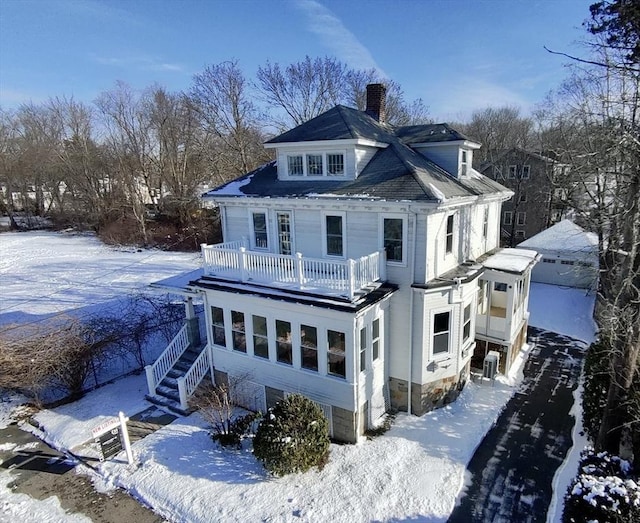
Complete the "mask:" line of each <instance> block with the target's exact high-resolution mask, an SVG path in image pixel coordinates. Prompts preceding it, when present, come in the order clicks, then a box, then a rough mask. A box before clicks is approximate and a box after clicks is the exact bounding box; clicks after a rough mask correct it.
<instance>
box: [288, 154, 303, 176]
mask: <svg viewBox="0 0 640 523" xmlns="http://www.w3.org/2000/svg"><path fill="white" fill-rule="evenodd" d="M287 168H288V170H289V176H302V175H304V167H303V164H302V155H301V154H296V155H292V156H287Z"/></svg>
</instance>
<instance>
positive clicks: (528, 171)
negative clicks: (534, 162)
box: [522, 165, 531, 180]
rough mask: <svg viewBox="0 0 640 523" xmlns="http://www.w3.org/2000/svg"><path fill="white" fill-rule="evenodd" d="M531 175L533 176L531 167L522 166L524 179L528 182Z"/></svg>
mask: <svg viewBox="0 0 640 523" xmlns="http://www.w3.org/2000/svg"><path fill="white" fill-rule="evenodd" d="M530 175H531V166H530V165H523V166H522V178H524V179H525V180H527V179H529V176H530Z"/></svg>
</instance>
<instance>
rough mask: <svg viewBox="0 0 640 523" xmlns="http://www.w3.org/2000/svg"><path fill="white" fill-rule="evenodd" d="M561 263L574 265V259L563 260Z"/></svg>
mask: <svg viewBox="0 0 640 523" xmlns="http://www.w3.org/2000/svg"><path fill="white" fill-rule="evenodd" d="M560 263H561V264H562V265H573V261H571V260H561V261H560Z"/></svg>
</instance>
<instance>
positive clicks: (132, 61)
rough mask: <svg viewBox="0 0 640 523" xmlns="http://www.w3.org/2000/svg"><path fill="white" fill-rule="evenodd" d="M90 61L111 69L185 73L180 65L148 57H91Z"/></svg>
mask: <svg viewBox="0 0 640 523" xmlns="http://www.w3.org/2000/svg"><path fill="white" fill-rule="evenodd" d="M92 59H93V60H94V61H95V62H97V63H99V64H102V65H109V66H113V67H132V68H134V69H141V70H145V71H167V72H175V73H182V72H185V68H184V66H182V65H180V64H172V63H168V62H163V61H162V60H161V59H159V58H155V57H150V56H131V57H125V58H122V57H106V56H97V55H93V56H92Z"/></svg>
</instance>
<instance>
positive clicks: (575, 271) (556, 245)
mask: <svg viewBox="0 0 640 523" xmlns="http://www.w3.org/2000/svg"><path fill="white" fill-rule="evenodd" d="M518 248H522V249H530V250H534V251H537V252H538V253H539V254H541V255H542V259H541V260H540V262H538V264H537V265H536V266H535V267H534V268H533V272H532V273H531V281H535V282H538V283H548V284H551V285H563V286H567V287H577V288H580V289H594V290H595V288H596V285H597V281H598V280H597V278H598V236H597V235H596V234H594V233H591V232H586V231H585V230H584V229H582V228H581V227H579V226H577V225H576V224H575V223H573V222H572V221H570V220H562V221H561V222H558V223H556V224H555V225H554V226H553V227H549V228H548V229H546V230H544V231H542V232H540V233H538V234H536V235H535V236H532V237H531V238H529V239H528V240H525V241H523V242H522V243H521V244H519V245H518Z"/></svg>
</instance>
